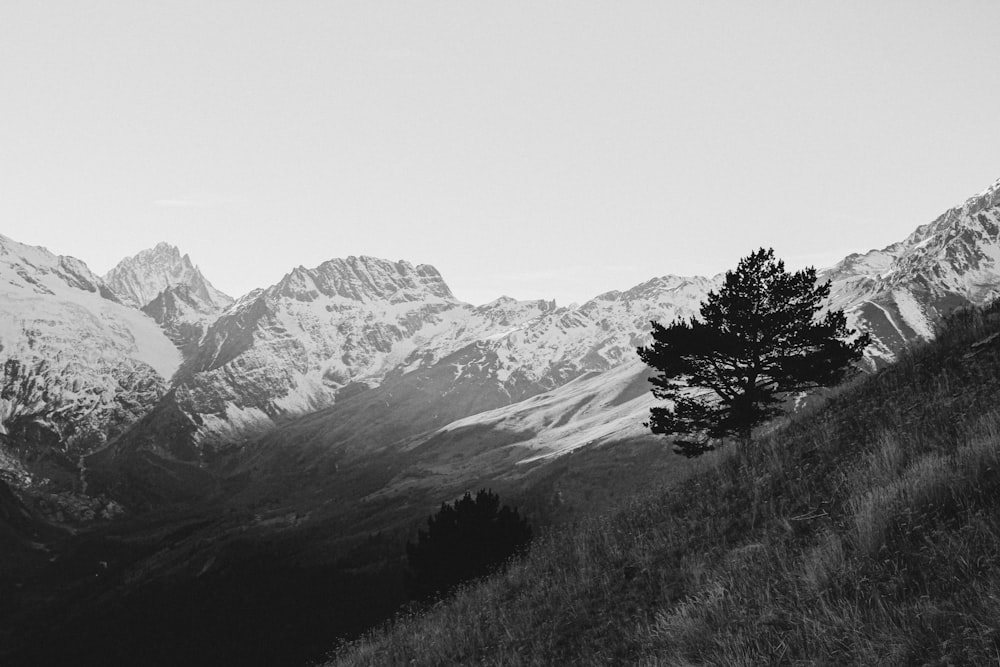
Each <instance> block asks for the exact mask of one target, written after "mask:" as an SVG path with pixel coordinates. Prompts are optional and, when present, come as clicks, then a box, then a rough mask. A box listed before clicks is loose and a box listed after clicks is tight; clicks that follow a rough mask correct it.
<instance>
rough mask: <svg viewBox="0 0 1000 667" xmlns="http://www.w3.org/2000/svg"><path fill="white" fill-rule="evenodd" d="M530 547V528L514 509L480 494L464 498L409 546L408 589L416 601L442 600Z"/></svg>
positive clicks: (439, 515)
mask: <svg viewBox="0 0 1000 667" xmlns="http://www.w3.org/2000/svg"><path fill="white" fill-rule="evenodd" d="M530 541H531V527H530V526H529V525H528V521H527V519H525V518H522V517H521V516H520V515H519V514H518V513H517V510H516V509H511V508H509V507H507V506H506V505H504V506H503V507H501V506H500V497H499V496H498V495H496V494H495V493H492V492H491V491H487V490H485V489H482V490H480V491H479V493H477V494H476V497H475V499H473V498H472V496H471V494H469V493H466V494H465V496H463V497H462V498H461V499H460V500H457V501H455V503H454V504H448V503H442V504H441V509H440V511H438V513H437V514H435V515H434V516H432V517H429V518H428V519H427V530H421V531H420V532H419V534H418V535H417V541H416V543H415V544H414V543H412V542H410V543H408V544H407V545H406V557H407V561H408V564H409V567H408V569H407V573H406V589H407V593H408V594H409V596H410V597H411V598H412V599H415V600H426V599H428V598H430V597H433V596H435V595H438V594H444V593H447V592H449V591H450V590H451V589H453V588H454V587H455V586H456V585H457V584H460V583H462V582H463V581H468V580H470V579H475V578H477V577H482V576H484V575H486V574H489V573H490V572H492V571H493V570H495V569H496V568H497V567H498V566H500V565H502V564H503V563H504V561H506V560H507V559H508V558H510V557H511V556H513V555H514V554H516V553H517V552H518V551H520V550H522V549H523V548H524V547H525V546H527V544H528V542H530Z"/></svg>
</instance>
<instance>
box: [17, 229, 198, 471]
mask: <svg viewBox="0 0 1000 667" xmlns="http://www.w3.org/2000/svg"><path fill="white" fill-rule="evenodd" d="M180 361H181V358H180V354H179V353H178V352H177V350H176V349H175V347H174V346H173V344H172V343H171V342H170V340H169V339H167V337H166V336H164V334H163V333H162V331H160V329H159V328H158V327H157V326H156V323H155V322H153V321H152V320H151V319H149V318H148V317H147V316H145V315H143V314H142V313H140V312H139V311H136V310H134V309H132V308H129V307H127V306H125V305H123V304H122V303H120V302H119V300H118V299H117V298H116V297H115V296H114V295H113V294H112V292H111V291H110V290H109V288H108V287H107V285H106V284H105V283H104V282H103V281H102V280H101V279H100V278H98V277H97V276H95V275H94V274H93V273H91V271H90V270H89V269H88V268H87V266H86V265H85V264H84V263H83V262H81V261H79V260H77V259H74V258H72V257H62V256H56V255H53V254H52V253H50V252H49V251H47V250H45V249H44V248H39V247H33V246H28V245H24V244H21V243H17V242H16V241H13V240H11V239H8V238H6V237H2V236H0V477H6V478H7V480H8V481H11V482H13V483H14V484H15V485H18V486H22V487H27V486H37V485H44V484H45V483H47V481H51V482H53V483H55V484H59V483H64V485H69V486H73V485H75V484H77V483H78V480H76V478H75V472H76V468H77V465H78V459H79V458H80V457H81V456H83V455H86V454H88V453H90V452H92V451H94V450H95V449H97V448H100V447H101V446H103V444H104V443H105V442H107V441H108V440H109V439H111V438H114V437H115V436H117V435H118V434H120V433H121V432H122V431H124V430H125V429H126V428H127V427H128V426H129V425H130V424H132V423H133V422H135V421H136V420H137V419H139V418H140V417H142V416H143V415H144V414H146V413H147V412H148V411H149V410H150V409H151V408H152V407H153V406H154V405H155V404H156V402H157V401H158V400H159V399H160V398H161V397H162V396H163V395H164V393H165V392H166V390H167V386H168V382H169V379H170V377H171V376H172V375H173V373H174V372H175V371H176V370H177V368H178V367H179V365H180Z"/></svg>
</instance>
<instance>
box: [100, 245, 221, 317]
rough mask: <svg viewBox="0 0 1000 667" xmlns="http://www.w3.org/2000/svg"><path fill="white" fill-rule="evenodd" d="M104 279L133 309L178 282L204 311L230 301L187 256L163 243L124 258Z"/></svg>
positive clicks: (217, 307)
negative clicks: (199, 302)
mask: <svg viewBox="0 0 1000 667" xmlns="http://www.w3.org/2000/svg"><path fill="white" fill-rule="evenodd" d="M104 280H105V281H106V282H107V283H108V285H109V287H110V288H111V290H112V291H113V292H114V293H115V294H116V295H117V296H118V298H119V299H121V301H122V303H125V304H127V305H129V306H132V307H134V308H142V307H144V306H146V305H148V304H149V303H151V302H152V301H153V300H154V299H156V297H157V296H159V295H160V293H161V292H163V291H164V290H165V289H167V288H170V287H175V286H178V285H180V286H185V287H187V288H189V290H190V292H191V294H192V295H193V296H194V297H195V298H197V299H198V300H199V301H201V302H203V304H204V308H205V309H207V310H216V311H221V310H222V309H223V308H225V307H226V306H228V305H229V304H231V303H232V302H233V299H232V298H231V297H230V296H228V295H226V294H224V293H222V292H220V291H219V290H217V289H216V288H215V287H214V286H213V285H212V284H211V283H210V282H208V280H207V279H206V278H205V276H203V275H202V273H201V270H200V269H199V268H198V267H197V266H195V264H194V263H193V262H192V261H191V257H190V256H189V255H187V254H184V255H182V254H181V252H180V250H179V249H178V248H177V246H173V245H170V244H169V243H165V242H160V243H158V244H156V246H155V247H153V248H147V249H146V250H142V251H140V252H138V253H137V254H135V255H133V256H132V257H126V258H125V259H123V260H122V261H120V262H119V263H118V265H117V266H115V267H114V268H113V269H111V270H110V271H108V273H107V274H106V275H105V276H104Z"/></svg>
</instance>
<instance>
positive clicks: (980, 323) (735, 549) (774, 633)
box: [330, 307, 1000, 665]
mask: <svg viewBox="0 0 1000 667" xmlns="http://www.w3.org/2000/svg"><path fill="white" fill-rule="evenodd" d="M998 331H1000V307H994V308H990V309H987V310H984V311H971V312H964V313H961V314H959V315H958V316H956V317H955V318H952V320H951V321H950V322H949V323H948V325H947V326H946V328H945V329H944V330H943V331H942V332H941V334H940V335H939V337H938V339H937V341H936V342H935V343H933V344H931V345H928V346H925V347H923V348H921V349H919V350H916V351H914V352H913V353H911V354H907V355H906V356H905V357H904V358H903V359H902V360H901V361H900V362H899V363H898V364H896V365H894V366H892V367H890V368H887V369H885V370H883V371H882V372H880V373H878V374H876V375H874V376H870V377H868V378H865V379H862V380H859V381H856V382H854V383H852V386H850V387H847V388H844V389H842V390H840V391H838V392H835V394H834V396H833V397H832V398H831V399H830V401H829V402H828V404H827V405H826V406H825V407H823V408H822V409H819V410H814V411H812V412H811V413H810V414H808V415H804V416H800V417H799V418H797V419H795V420H793V421H792V422H791V423H790V424H788V425H787V426H786V427H784V428H782V429H780V430H778V431H776V432H774V433H772V434H771V435H770V436H769V437H767V438H766V439H763V440H761V441H760V442H757V443H755V444H754V445H753V447H752V448H750V449H749V450H748V451H745V452H739V453H735V452H729V453H728V454H726V455H723V456H721V457H719V461H718V464H717V465H716V466H715V467H712V468H711V469H708V470H706V471H704V472H702V473H701V474H698V475H696V476H694V477H693V478H691V479H690V480H688V481H686V482H684V483H682V484H680V485H677V486H675V487H673V488H669V489H662V490H650V491H646V492H645V493H642V494H639V495H637V496H636V497H635V498H634V499H633V501H632V502H631V503H630V504H628V505H627V506H626V507H624V508H623V509H621V510H619V511H616V512H615V513H614V514H612V515H609V516H599V517H592V518H590V519H589V520H586V521H581V522H579V523H577V524H575V525H573V526H571V527H569V528H566V529H563V530H560V531H558V532H555V533H552V534H550V535H547V536H545V537H544V538H542V539H541V540H539V541H538V542H537V543H536V544H535V545H533V547H532V550H531V552H530V553H529V554H528V556H527V557H526V558H525V559H524V560H523V561H521V562H518V563H514V564H512V565H511V566H510V568H509V569H508V570H507V572H506V573H504V574H500V575H496V576H494V577H492V578H489V579H487V580H484V581H482V582H479V583H477V584H474V585H470V586H468V587H466V588H465V589H463V590H461V591H460V592H459V593H458V594H457V595H456V596H455V597H454V598H453V599H450V600H447V601H444V602H440V603H438V604H437V605H435V606H432V607H430V608H427V609H424V610H421V611H419V612H414V613H413V614H411V615H405V616H402V617H400V618H398V619H396V620H395V621H394V622H393V623H391V624H389V625H388V626H387V627H385V628H383V629H381V630H379V631H376V632H373V633H372V634H371V635H369V636H367V637H365V638H363V639H361V640H358V641H356V642H354V643H351V644H349V645H346V646H344V647H341V648H340V650H338V651H337V652H336V654H335V655H334V656H332V657H331V660H332V662H331V663H330V664H337V665H385V664H400V665H403V664H417V665H458V664H462V665H465V664H481V665H552V664H574V665H607V664H638V665H761V664H787V665H850V664H853V665H874V664H879V665H980V664H998V663H1000V621H998V620H997V619H1000V408H998V406H997V401H996V399H997V396H1000V337H998V338H997V339H991V340H990V341H987V342H986V343H982V341H983V340H985V339H987V338H988V337H989V336H990V335H992V334H993V333H996V332H998ZM664 455H665V456H669V455H670V454H668V453H667V452H665V453H664Z"/></svg>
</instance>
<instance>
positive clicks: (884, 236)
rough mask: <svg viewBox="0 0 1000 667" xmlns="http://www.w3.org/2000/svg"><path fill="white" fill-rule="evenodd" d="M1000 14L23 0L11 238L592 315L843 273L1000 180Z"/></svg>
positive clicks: (91, 256) (8, 25)
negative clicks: (602, 302)
mask: <svg viewBox="0 0 1000 667" xmlns="http://www.w3.org/2000/svg"><path fill="white" fill-rule="evenodd" d="M998 25H1000V2H996V1H995V0H988V1H982V2H976V1H971V0H967V1H961V0H959V1H956V2H947V3H944V2H931V1H922V0H905V1H894V0H880V1H879V2H870V0H864V1H842V2H827V1H821V2H820V1H812V0H785V1H776V0H762V1H759V2H742V1H736V0H734V1H732V2H713V1H710V0H699V1H697V2H695V1H691V2H668V1H666V0H660V1H656V2H634V1H629V0H617V1H615V2H592V1H589V0H572V1H558V0H544V1H541V0H534V1H531V2H527V1H518V0H504V1H503V2H476V1H472V0H461V1H459V0H450V1H444V0H442V1H438V2H429V1H421V0H408V1H406V2H402V1H390V0H384V1H381V0H380V1H377V2H373V1H369V0H365V1H357V2H349V1H346V0H344V1H333V0H322V1H315V2H311V1H308V2H307V1H298V0H286V1H284V2H262V1H260V0H238V1H223V0H197V1H193V2H186V1H185V2H180V1H173V0H158V1H157V2H134V1H131V0H125V1H120V2H110V1H102V0H94V1H90V2H77V1H76V0H67V1H62V2H60V1H56V0H51V1H48V2H37V1H36V0H28V1H22V0H4V2H3V3H0V233H2V234H5V235H7V236H9V237H11V238H14V239H15V240H18V241H21V242H24V243H30V244H34V245H43V246H45V247H47V248H49V249H50V250H52V251H53V252H56V253H59V254H67V255H73V256H75V257H78V258H80V259H82V260H84V261H85V262H87V263H88V265H90V267H91V268H92V269H93V270H94V271H95V272H97V273H99V274H103V273H104V272H106V271H107V270H108V269H110V268H111V267H112V266H113V265H114V264H116V263H117V262H118V261H119V260H120V259H121V258H123V257H125V256H128V255H132V254H135V253H136V252H138V251H139V250H141V249H143V248H147V247H151V246H153V245H155V244H156V243H157V242H159V241H168V242H170V243H173V244H175V245H177V246H179V247H180V249H181V250H182V251H183V252H186V253H189V254H190V255H191V258H192V260H194V261H195V263H197V264H198V265H199V266H200V267H201V269H202V271H203V273H204V274H205V275H206V277H207V278H208V279H209V280H210V281H211V282H213V283H214V284H215V285H216V286H217V287H218V288H219V289H221V290H223V291H225V292H227V293H229V294H232V295H234V296H235V295H240V294H243V293H245V292H247V291H249V290H251V289H253V288H255V287H266V286H268V285H271V284H273V283H275V282H277V281H278V280H280V279H281V277H282V276H283V275H284V274H285V273H287V272H288V271H290V270H291V269H292V268H293V267H296V266H299V265H303V266H306V267H313V266H316V265H318V264H320V263H322V262H323V261H325V260H327V259H331V258H334V257H346V256H349V255H373V256H376V257H383V258H386V259H392V260H398V259H405V260H407V261H410V262H412V263H414V264H421V263H426V264H431V265H434V266H435V267H437V268H438V270H440V271H441V273H442V275H443V276H444V278H445V280H446V282H447V283H448V284H449V286H450V287H451V288H452V291H453V292H454V293H455V295H456V296H457V297H458V298H460V299H462V300H465V301H469V302H471V303H476V304H479V303H484V302H486V301H490V300H492V299H494V298H496V297H498V296H500V295H508V296H513V297H515V298H522V299H536V298H547V299H553V298H554V299H556V300H557V302H558V303H560V304H562V305H567V304H569V303H572V302H582V301H585V300H587V299H589V298H591V297H593V296H595V295H597V294H599V293H602V292H605V291H608V290H612V289H627V288H628V287H631V286H633V285H635V284H638V283H640V282H642V281H644V280H647V279H649V278H652V277H653V276H659V275H665V274H678V275H714V274H715V273H718V272H720V271H724V270H726V269H729V268H732V267H734V266H735V265H736V263H737V261H738V260H739V258H740V257H742V256H745V255H747V254H749V252H751V251H753V250H754V249H756V248H757V247H760V246H765V247H774V249H775V251H776V253H777V254H778V255H779V256H781V257H783V258H784V259H785V260H786V262H787V263H788V265H789V266H792V267H795V268H798V267H801V266H805V265H810V264H811V265H815V266H818V267H823V266H827V265H830V264H832V263H834V262H836V261H837V260H838V259H840V258H841V257H843V256H844V255H846V254H848V253H850V252H856V251H865V250H868V249H871V248H875V247H883V246H885V245H888V244H890V243H892V242H894V241H897V240H900V239H902V238H904V237H905V236H906V235H907V234H909V233H910V232H911V231H912V230H913V229H914V228H915V227H916V226H918V225H920V224H923V223H926V222H930V221H931V220H933V219H934V218H935V217H937V215H939V214H940V213H942V212H943V211H945V210H946V209H947V208H949V207H951V206H954V205H957V204H960V203H961V202H962V201H963V200H964V199H965V198H966V197H969V196H971V195H974V194H976V193H977V192H980V191H982V190H983V189H985V188H986V187H987V186H989V185H990V184H991V183H993V182H994V181H995V180H996V179H998V178H1000V86H998V85H997V77H998V73H1000V40H998V39H997V38H996V34H995V33H996V26H998Z"/></svg>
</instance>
